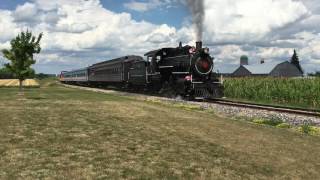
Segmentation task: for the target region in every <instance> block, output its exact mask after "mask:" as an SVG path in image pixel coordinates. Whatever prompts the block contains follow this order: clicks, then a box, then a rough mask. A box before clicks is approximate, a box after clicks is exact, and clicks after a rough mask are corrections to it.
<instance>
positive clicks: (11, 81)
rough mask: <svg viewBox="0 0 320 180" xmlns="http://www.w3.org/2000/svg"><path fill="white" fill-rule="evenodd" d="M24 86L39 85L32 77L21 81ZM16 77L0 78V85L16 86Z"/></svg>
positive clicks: (17, 81)
mask: <svg viewBox="0 0 320 180" xmlns="http://www.w3.org/2000/svg"><path fill="white" fill-rule="evenodd" d="M22 85H23V86H24V87H39V83H38V82H37V81H36V80H34V79H26V80H24V81H23V83H22ZM18 86H19V80H18V79H0V87H18Z"/></svg>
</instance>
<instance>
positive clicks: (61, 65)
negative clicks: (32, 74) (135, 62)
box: [0, 0, 320, 74]
mask: <svg viewBox="0 0 320 180" xmlns="http://www.w3.org/2000/svg"><path fill="white" fill-rule="evenodd" d="M317 1H318V0H276V1H275V0H204V5H205V6H204V7H205V18H204V28H203V30H204V31H203V43H204V45H205V46H207V47H209V48H210V52H211V55H212V56H214V57H215V65H216V66H215V70H218V71H220V72H231V71H233V70H234V69H235V68H236V67H237V66H239V59H240V56H241V55H247V56H248V57H249V64H256V63H259V62H260V60H261V59H264V60H265V62H267V63H268V62H283V61H288V60H290V58H291V56H292V54H293V50H294V49H296V50H297V53H298V55H299V58H300V61H301V64H302V67H303V69H304V70H305V72H314V71H320V26H319V23H320V3H318V2H317ZM0 25H1V26H0V49H4V48H10V40H11V39H12V38H14V37H16V36H17V35H18V34H19V32H21V31H25V30H27V29H28V30H31V31H32V32H33V33H34V34H35V35H37V34H39V33H41V32H43V33H44V36H43V39H42V41H41V46H42V52H41V53H40V54H39V55H37V56H36V60H37V63H36V64H35V65H34V66H33V67H34V69H35V70H36V72H38V73H40V72H41V73H55V74H57V73H59V72H60V71H64V70H72V69H77V68H82V67H86V66H89V65H91V64H94V63H96V62H100V61H104V60H108V59H112V58H116V57H120V56H125V55H133V54H134V55H141V56H142V55H143V54H144V53H146V52H148V51H151V50H154V49H158V48H162V47H176V46H178V43H179V41H182V42H183V44H189V45H194V43H195V38H196V35H195V30H194V27H193V25H192V17H191V13H190V12H189V8H188V7H187V6H186V3H185V0H55V1H51V0H0ZM0 56H1V57H0V65H1V64H3V63H6V61H5V60H4V58H3V57H2V55H1V54H0Z"/></svg>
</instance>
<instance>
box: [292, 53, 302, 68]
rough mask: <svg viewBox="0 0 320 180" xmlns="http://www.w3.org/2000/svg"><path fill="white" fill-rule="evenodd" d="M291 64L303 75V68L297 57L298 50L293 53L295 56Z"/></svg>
mask: <svg viewBox="0 0 320 180" xmlns="http://www.w3.org/2000/svg"><path fill="white" fill-rule="evenodd" d="M291 64H293V65H294V66H296V67H297V68H298V69H299V71H300V72H301V73H303V70H302V67H301V65H300V61H299V56H298V55H297V52H296V50H294V51H293V55H292V57H291Z"/></svg>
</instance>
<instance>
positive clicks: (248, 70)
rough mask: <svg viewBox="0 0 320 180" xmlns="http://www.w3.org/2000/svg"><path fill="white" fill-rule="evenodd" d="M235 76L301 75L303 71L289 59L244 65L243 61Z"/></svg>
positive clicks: (233, 74)
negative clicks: (279, 61)
mask: <svg viewBox="0 0 320 180" xmlns="http://www.w3.org/2000/svg"><path fill="white" fill-rule="evenodd" d="M232 76H234V77H243V76H272V77H299V76H303V73H302V72H301V71H300V70H299V69H298V68H297V67H296V66H294V65H293V64H291V63H290V62H288V61H285V62H282V63H265V62H264V61H261V63H260V64H253V65H244V64H243V63H242V64H241V65H240V67H238V68H237V69H236V70H235V71H234V72H233V73H232Z"/></svg>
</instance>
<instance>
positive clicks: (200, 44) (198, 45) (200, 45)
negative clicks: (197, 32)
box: [196, 41, 202, 50]
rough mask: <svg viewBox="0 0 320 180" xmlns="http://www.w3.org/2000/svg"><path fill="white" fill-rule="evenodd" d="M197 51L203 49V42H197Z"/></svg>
mask: <svg viewBox="0 0 320 180" xmlns="http://www.w3.org/2000/svg"><path fill="white" fill-rule="evenodd" d="M196 49H197V50H199V49H202V41H197V42H196Z"/></svg>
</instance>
